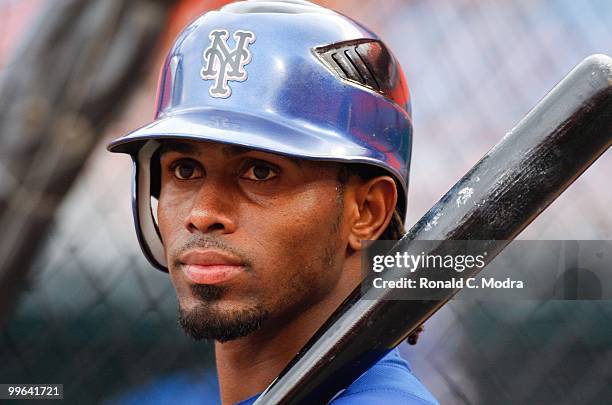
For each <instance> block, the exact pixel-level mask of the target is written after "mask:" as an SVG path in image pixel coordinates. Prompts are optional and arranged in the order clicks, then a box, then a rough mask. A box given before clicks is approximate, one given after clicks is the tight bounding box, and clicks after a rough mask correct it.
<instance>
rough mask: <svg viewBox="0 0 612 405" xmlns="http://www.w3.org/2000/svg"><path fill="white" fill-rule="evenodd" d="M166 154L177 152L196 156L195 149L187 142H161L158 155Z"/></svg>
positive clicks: (196, 151)
mask: <svg viewBox="0 0 612 405" xmlns="http://www.w3.org/2000/svg"><path fill="white" fill-rule="evenodd" d="M168 152H178V153H183V154H186V155H197V154H198V150H197V148H196V147H195V146H194V145H192V144H190V143H187V142H181V141H163V142H162V144H161V147H160V148H159V155H160V156H161V155H163V154H164V153H168Z"/></svg>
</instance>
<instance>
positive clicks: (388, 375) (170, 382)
mask: <svg viewBox="0 0 612 405" xmlns="http://www.w3.org/2000/svg"><path fill="white" fill-rule="evenodd" d="M216 380H217V379H216V377H215V376H214V374H213V373H211V372H208V371H206V372H204V373H203V374H199V375H193V374H187V373H179V374H175V375H172V376H168V377H165V378H163V379H161V380H156V381H153V382H151V383H149V384H147V385H146V386H144V387H141V388H140V389H136V390H133V391H131V392H129V393H126V394H123V395H121V396H119V397H115V398H113V399H111V400H109V401H106V402H105V403H106V404H107V405H110V404H113V405H118V404H121V405H128V404H142V403H146V404H148V405H149V404H168V403H173V404H180V405H191V404H194V405H195V404H199V405H210V404H219V403H221V401H220V399H219V387H218V384H217V381H216ZM258 396H259V394H258V395H255V396H253V397H251V398H249V399H247V400H244V401H242V402H239V403H238V404H237V405H250V404H252V403H253V402H255V400H256V399H257V397H258ZM379 403H382V404H385V405H399V404H402V405H433V404H438V402H437V401H436V400H435V398H434V397H433V396H432V395H431V394H430V393H429V391H428V390H427V388H425V386H424V385H423V384H422V383H421V382H420V381H419V380H418V379H417V378H416V377H415V375H414V374H412V371H411V370H410V365H409V364H408V362H407V361H406V360H404V359H402V358H401V357H400V355H399V352H398V350H397V349H395V350H392V351H391V352H390V353H389V354H387V355H386V356H385V357H383V358H382V359H381V360H380V361H379V362H378V363H376V364H375V365H374V366H372V367H371V368H370V369H369V370H368V371H366V372H365V373H363V375H362V376H361V377H359V378H358V379H357V380H355V382H354V383H353V384H351V385H350V386H349V387H348V388H347V389H346V390H344V391H343V392H342V393H340V394H339V395H337V396H336V398H335V399H334V400H333V401H332V402H331V404H333V405H371V404H379Z"/></svg>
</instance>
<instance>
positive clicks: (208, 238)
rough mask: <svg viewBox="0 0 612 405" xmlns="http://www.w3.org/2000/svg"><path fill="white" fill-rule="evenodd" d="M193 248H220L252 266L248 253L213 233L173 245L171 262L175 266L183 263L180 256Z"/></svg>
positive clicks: (192, 237)
mask: <svg viewBox="0 0 612 405" xmlns="http://www.w3.org/2000/svg"><path fill="white" fill-rule="evenodd" d="M192 249H215V250H220V251H223V252H226V253H229V254H231V255H232V256H235V257H237V258H238V259H240V261H241V262H243V263H244V265H245V267H246V268H247V269H251V268H252V265H251V263H252V260H251V259H250V258H249V256H248V255H246V254H244V253H242V252H240V251H239V250H238V249H236V248H234V247H233V246H231V245H230V244H228V243H227V242H225V241H223V240H221V239H220V238H219V237H217V236H213V235H193V236H191V237H190V238H189V239H187V240H186V241H185V242H183V243H181V244H180V245H179V246H177V247H173V248H172V249H171V250H170V252H169V256H170V258H171V260H170V262H171V263H172V264H173V265H174V266H175V267H177V266H179V265H180V264H181V262H180V260H179V257H181V255H182V254H183V253H185V252H187V251H189V250H192Z"/></svg>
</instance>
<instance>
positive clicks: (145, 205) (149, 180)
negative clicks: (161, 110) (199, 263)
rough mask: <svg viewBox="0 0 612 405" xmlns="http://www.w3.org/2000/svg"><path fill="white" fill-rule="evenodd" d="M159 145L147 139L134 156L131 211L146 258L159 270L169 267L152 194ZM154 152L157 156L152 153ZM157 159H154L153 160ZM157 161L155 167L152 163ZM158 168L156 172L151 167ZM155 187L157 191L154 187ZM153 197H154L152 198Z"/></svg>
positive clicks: (156, 182) (154, 184) (155, 182)
mask: <svg viewBox="0 0 612 405" xmlns="http://www.w3.org/2000/svg"><path fill="white" fill-rule="evenodd" d="M159 146H160V143H159V142H158V141H155V140H149V141H147V142H146V143H145V144H144V146H143V147H142V148H141V149H140V151H139V152H138V154H137V156H136V157H135V159H134V180H133V190H132V211H133V213H134V226H135V227H136V235H137V236H138V242H139V243H140V247H141V248H142V251H143V252H144V254H145V256H146V258H147V260H149V262H150V263H151V264H152V265H153V266H154V267H156V268H158V269H159V270H162V271H165V272H167V271H168V268H167V264H166V256H165V251H164V245H163V244H162V240H161V236H160V233H159V229H158V227H157V222H156V218H155V215H154V208H155V209H156V208H157V207H153V204H152V202H153V198H155V199H156V200H157V198H158V197H159V189H160V187H159V184H160V182H161V180H160V174H161V171H160V165H159ZM155 155H157V157H156V158H154V156H155ZM155 162H156V163H155ZM155 165H157V169H154V168H153V166H155ZM154 170H157V175H156V176H154V175H153V171H154ZM154 190H156V191H157V193H156V195H154V194H153V191H154ZM152 197H153V198H152Z"/></svg>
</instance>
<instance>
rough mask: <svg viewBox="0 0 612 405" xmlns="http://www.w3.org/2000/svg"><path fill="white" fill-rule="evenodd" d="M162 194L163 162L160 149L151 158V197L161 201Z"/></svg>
mask: <svg viewBox="0 0 612 405" xmlns="http://www.w3.org/2000/svg"><path fill="white" fill-rule="evenodd" d="M160 193H161V160H160V149H159V148H158V149H157V150H156V151H155V153H154V154H153V156H151V197H153V198H155V199H157V200H159V195H160Z"/></svg>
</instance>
